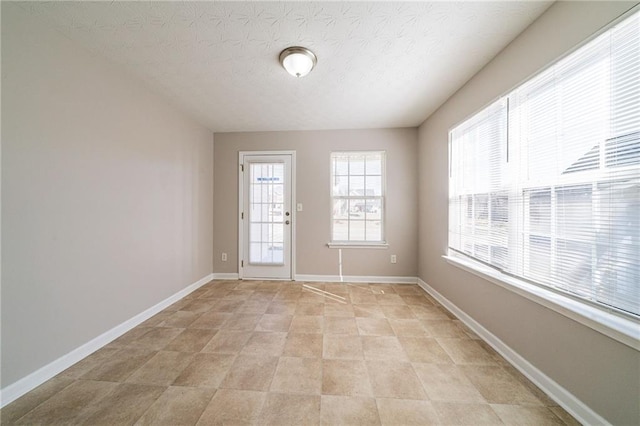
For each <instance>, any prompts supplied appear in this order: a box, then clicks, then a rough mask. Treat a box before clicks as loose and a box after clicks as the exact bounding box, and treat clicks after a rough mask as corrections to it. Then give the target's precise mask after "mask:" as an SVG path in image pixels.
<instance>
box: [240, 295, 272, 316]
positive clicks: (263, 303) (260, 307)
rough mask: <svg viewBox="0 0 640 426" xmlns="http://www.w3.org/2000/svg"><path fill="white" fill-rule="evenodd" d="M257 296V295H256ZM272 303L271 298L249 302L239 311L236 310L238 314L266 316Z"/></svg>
mask: <svg viewBox="0 0 640 426" xmlns="http://www.w3.org/2000/svg"><path fill="white" fill-rule="evenodd" d="M254 294H255V293H254ZM270 303H271V298H269V299H255V300H247V301H246V302H245V303H243V304H242V305H241V306H240V307H238V309H236V311H235V312H236V313H238V314H248V315H251V314H259V315H262V314H264V313H265V312H266V311H267V309H268V308H269V304H270Z"/></svg>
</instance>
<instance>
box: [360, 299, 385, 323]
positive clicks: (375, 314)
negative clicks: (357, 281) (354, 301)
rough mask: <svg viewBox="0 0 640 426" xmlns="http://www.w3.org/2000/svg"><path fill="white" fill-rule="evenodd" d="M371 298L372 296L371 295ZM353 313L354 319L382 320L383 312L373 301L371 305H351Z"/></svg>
mask: <svg viewBox="0 0 640 426" xmlns="http://www.w3.org/2000/svg"><path fill="white" fill-rule="evenodd" d="M371 296H373V294H372V295H371ZM374 299H375V297H374ZM353 313H354V315H355V316H356V317H361V318H384V312H382V309H381V308H380V305H378V304H377V303H376V302H375V300H374V303H373V304H358V305H353Z"/></svg>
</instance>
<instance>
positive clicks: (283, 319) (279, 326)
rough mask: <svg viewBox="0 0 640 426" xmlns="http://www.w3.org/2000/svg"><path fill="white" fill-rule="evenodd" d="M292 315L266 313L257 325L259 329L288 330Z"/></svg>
mask: <svg viewBox="0 0 640 426" xmlns="http://www.w3.org/2000/svg"><path fill="white" fill-rule="evenodd" d="M292 319H293V316H292V315H273V314H264V315H262V318H261V319H260V322H259V323H258V326H257V327H256V330H257V331H282V332H287V331H289V328H290V327H291V320H292Z"/></svg>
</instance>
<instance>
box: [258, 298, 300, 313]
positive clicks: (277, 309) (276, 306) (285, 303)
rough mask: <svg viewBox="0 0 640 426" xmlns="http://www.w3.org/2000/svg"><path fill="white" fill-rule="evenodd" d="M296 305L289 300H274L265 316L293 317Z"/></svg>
mask: <svg viewBox="0 0 640 426" xmlns="http://www.w3.org/2000/svg"><path fill="white" fill-rule="evenodd" d="M297 307H298V304H297V303H296V302H295V301H289V300H274V301H273V302H271V303H270V304H269V307H268V308H267V310H266V312H265V314H269V315H293V314H294V313H295V311H296V308H297Z"/></svg>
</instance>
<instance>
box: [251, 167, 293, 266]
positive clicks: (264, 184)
mask: <svg viewBox="0 0 640 426" xmlns="http://www.w3.org/2000/svg"><path fill="white" fill-rule="evenodd" d="M249 173H250V176H249V185H250V188H249V223H250V225H251V226H249V241H250V244H249V262H250V263H252V264H261V265H282V264H284V217H285V216H284V163H249Z"/></svg>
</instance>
